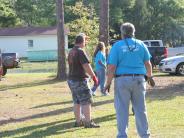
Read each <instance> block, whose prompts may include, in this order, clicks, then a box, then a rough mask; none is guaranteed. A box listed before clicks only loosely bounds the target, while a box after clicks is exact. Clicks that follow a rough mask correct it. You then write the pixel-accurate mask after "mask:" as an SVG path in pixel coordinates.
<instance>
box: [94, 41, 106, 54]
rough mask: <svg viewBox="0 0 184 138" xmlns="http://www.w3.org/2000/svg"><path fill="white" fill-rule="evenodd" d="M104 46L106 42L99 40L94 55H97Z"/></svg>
mask: <svg viewBox="0 0 184 138" xmlns="http://www.w3.org/2000/svg"><path fill="white" fill-rule="evenodd" d="M104 46H105V44H104V42H99V43H98V45H97V47H96V49H95V52H94V54H93V57H96V54H97V53H98V51H101V50H102V49H103V47H104Z"/></svg>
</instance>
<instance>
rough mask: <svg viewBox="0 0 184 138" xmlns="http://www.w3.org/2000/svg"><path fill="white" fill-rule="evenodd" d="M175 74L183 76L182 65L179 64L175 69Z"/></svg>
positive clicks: (183, 68)
mask: <svg viewBox="0 0 184 138" xmlns="http://www.w3.org/2000/svg"><path fill="white" fill-rule="evenodd" d="M176 73H177V74H178V75H181V76H184V63H180V64H179V65H178V66H177V68H176Z"/></svg>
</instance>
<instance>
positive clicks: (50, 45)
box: [0, 27, 69, 61]
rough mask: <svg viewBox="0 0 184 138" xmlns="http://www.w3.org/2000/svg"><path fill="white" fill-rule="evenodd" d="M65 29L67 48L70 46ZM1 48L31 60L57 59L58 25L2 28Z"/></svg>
mask: <svg viewBox="0 0 184 138" xmlns="http://www.w3.org/2000/svg"><path fill="white" fill-rule="evenodd" d="M68 32H69V31H68V30H67V29H65V34H66V35H65V42H66V45H65V48H66V49H67V48H68V35H67V34H68ZM0 49H1V51H2V52H3V53H10V52H13V53H15V52H16V53H18V54H19V56H20V57H27V58H28V60H30V61H45V60H57V28H56V27H21V28H5V29H0Z"/></svg>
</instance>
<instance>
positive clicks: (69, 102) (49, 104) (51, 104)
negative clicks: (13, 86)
mask: <svg viewBox="0 0 184 138" xmlns="http://www.w3.org/2000/svg"><path fill="white" fill-rule="evenodd" d="M71 103H73V101H64V102H57V103H48V104H43V105H39V106H35V107H32V108H30V109H34V108H42V107H49V106H55V105H62V104H71Z"/></svg>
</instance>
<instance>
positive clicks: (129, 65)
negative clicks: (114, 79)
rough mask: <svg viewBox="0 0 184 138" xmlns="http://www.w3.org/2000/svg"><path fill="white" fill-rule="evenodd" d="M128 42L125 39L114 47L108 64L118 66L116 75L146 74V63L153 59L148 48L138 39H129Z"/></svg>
mask: <svg viewBox="0 0 184 138" xmlns="http://www.w3.org/2000/svg"><path fill="white" fill-rule="evenodd" d="M126 42H127V43H126ZM126 42H125V39H123V40H120V41H118V42H116V43H115V44H114V45H113V46H112V48H111V50H110V53H109V56H108V64H112V65H114V66H116V72H115V74H116V75H121V74H146V68H145V65H144V62H145V61H148V60H150V58H151V55H150V53H149V51H148V48H147V47H146V45H145V44H144V43H143V42H142V41H140V40H138V39H134V38H127V39H126Z"/></svg>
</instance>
